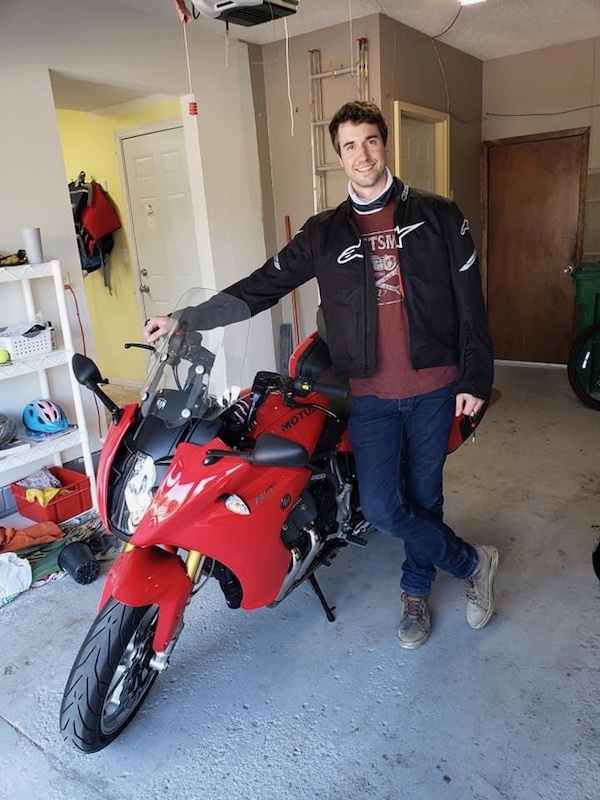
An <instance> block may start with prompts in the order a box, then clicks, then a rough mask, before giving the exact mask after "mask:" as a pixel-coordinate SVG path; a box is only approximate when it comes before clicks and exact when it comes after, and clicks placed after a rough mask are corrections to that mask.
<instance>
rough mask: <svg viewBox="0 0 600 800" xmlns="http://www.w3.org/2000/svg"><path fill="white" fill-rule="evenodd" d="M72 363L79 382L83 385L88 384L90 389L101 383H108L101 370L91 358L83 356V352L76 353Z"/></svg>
mask: <svg viewBox="0 0 600 800" xmlns="http://www.w3.org/2000/svg"><path fill="white" fill-rule="evenodd" d="M71 365H72V367H73V373H74V375H75V377H76V378H77V381H78V383H80V384H81V385H82V386H87V388H88V389H93V388H94V387H96V386H97V385H98V384H99V383H106V381H105V380H104V379H103V377H102V375H101V374H100V370H99V369H98V367H97V366H96V365H95V364H94V362H93V361H92V359H91V358H88V357H87V356H82V355H81V353H75V355H74V356H73V358H72V359H71ZM90 384H91V385H90Z"/></svg>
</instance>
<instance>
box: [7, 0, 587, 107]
mask: <svg viewBox="0 0 600 800" xmlns="http://www.w3.org/2000/svg"><path fill="white" fill-rule="evenodd" d="M1 1H2V0H0V2H1ZM85 1H86V2H89V0H85ZM186 2H187V4H188V7H191V5H190V4H191V0H186ZM110 3H111V4H112V5H113V6H114V5H121V6H125V7H127V8H128V9H129V10H131V9H134V10H137V11H139V12H140V13H147V14H152V15H155V16H159V17H161V18H162V19H164V24H165V25H173V26H175V25H179V24H180V23H179V20H178V17H177V14H176V12H175V9H174V6H173V0H110ZM350 13H351V14H352V18H353V19H356V18H358V17H363V16H368V15H371V14H376V13H384V14H386V15H387V16H389V17H393V18H395V19H397V20H399V21H400V22H402V23H404V24H405V25H408V26H409V27H411V28H415V29H416V30H419V31H421V32H422V33H425V34H426V35H428V36H432V37H436V36H438V35H439V34H440V33H442V31H444V30H446V29H448V27H449V26H450V25H451V23H452V21H453V20H455V21H454V24H452V25H451V27H450V28H449V29H448V30H447V33H446V34H445V35H444V36H442V37H441V41H443V42H445V43H446V44H449V45H452V46H453V47H456V48H458V49H459V50H462V51H463V52H465V53H470V54H471V55H473V56H475V57H477V58H480V59H482V60H483V61H486V60H488V59H491V58H498V57H500V56H507V55H513V54H515V53H522V52H526V51H528V50H537V49H539V48H541V47H548V46H550V45H557V44H564V43H566V42H573V41H579V40H582V39H590V38H595V37H600V0H487V2H484V3H481V4H478V5H473V6H465V7H464V8H461V6H460V4H459V0H298V11H297V13H295V14H293V15H291V16H289V17H287V18H286V21H287V28H288V32H289V36H297V35H299V34H301V33H309V32H310V31H313V30H319V29H320V28H324V27H327V26H329V25H337V24H340V23H348V24H349V23H350V18H351V17H350ZM457 14H458V16H457ZM56 24H58V25H59V24H60V19H59V18H58V13H57V20H56ZM191 24H193V25H198V26H202V27H203V28H204V29H205V30H206V31H212V32H214V33H215V34H217V35H220V36H221V35H223V31H224V25H223V23H222V22H219V21H218V20H212V19H207V18H205V17H202V18H200V19H198V20H194V22H193V23H191ZM49 35H51V33H49ZM230 35H231V36H233V37H235V38H238V39H243V40H244V41H248V42H254V43H256V44H268V43H269V42H273V41H277V40H280V39H283V38H284V37H285V26H284V22H283V20H276V21H275V22H268V23H265V24H262V25H256V26H254V27H251V28H247V27H243V26H240V25H231V26H230ZM52 86H53V91H54V96H55V101H56V104H57V106H59V107H61V108H70V109H76V110H81V111H93V110H99V109H102V108H106V107H107V106H110V105H113V104H116V103H121V102H126V101H131V100H137V99H138V98H140V96H141V95H140V92H137V91H132V90H130V89H126V88H124V87H114V86H106V85H104V84H99V83H98V84H96V83H89V82H87V81H86V82H82V81H77V80H73V79H72V78H70V77H67V76H62V75H59V74H56V73H54V74H53V77H52Z"/></svg>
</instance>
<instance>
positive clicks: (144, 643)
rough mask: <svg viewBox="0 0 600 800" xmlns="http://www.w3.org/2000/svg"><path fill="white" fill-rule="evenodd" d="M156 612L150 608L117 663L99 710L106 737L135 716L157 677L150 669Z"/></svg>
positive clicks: (153, 670) (154, 608)
mask: <svg viewBox="0 0 600 800" xmlns="http://www.w3.org/2000/svg"><path fill="white" fill-rule="evenodd" d="M157 617H158V611H157V609H156V607H155V606H153V607H152V608H149V609H148V611H147V612H146V613H145V614H144V616H143V617H142V619H141V620H140V623H139V624H138V626H137V627H136V629H135V631H134V632H133V636H132V637H131V639H130V640H129V643H128V644H127V647H126V648H125V652H124V653H123V656H122V658H121V660H120V661H119V663H118V665H117V668H116V670H115V673H114V675H113V678H112V680H111V682H110V686H109V687H108V691H107V693H106V700H105V702H104V706H103V708H102V722H101V725H102V731H103V733H104V734H106V735H110V734H112V733H114V731H116V730H117V729H118V728H121V727H123V726H124V725H125V724H126V722H127V721H128V720H129V719H130V718H131V716H132V715H133V714H134V713H135V710H136V708H137V707H138V705H139V704H140V703H141V701H142V700H143V699H144V697H145V695H146V693H147V692H148V690H149V689H150V687H151V686H152V683H153V682H154V680H155V678H156V677H157V675H158V673H157V671H156V670H155V669H152V667H151V666H150V659H151V658H152V656H153V655H154V650H153V649H152V639H153V637H154V630H155V628H156V620H157Z"/></svg>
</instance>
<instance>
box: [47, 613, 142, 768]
mask: <svg viewBox="0 0 600 800" xmlns="http://www.w3.org/2000/svg"><path fill="white" fill-rule="evenodd" d="M157 618H158V608H157V607H156V606H143V607H140V608H133V607H132V606H125V605H123V604H122V603H119V602H117V601H116V600H114V599H111V600H109V601H108V603H107V604H106V605H105V606H104V608H103V609H102V611H101V612H100V613H99V614H98V616H97V617H96V620H95V621H94V623H93V625H92V627H91V628H90V630H89V633H88V635H87V636H86V638H85V640H84V642H83V644H82V645H81V649H80V650H79V653H78V654H77V658H76V659H75V663H74V664H73V668H72V669H71V674H70V675H69V679H68V681H67V685H66V687H65V691H64V695H63V700H62V703H61V707H60V729H61V732H62V735H63V737H64V739H66V740H67V741H68V742H70V743H71V744H73V745H75V747H77V748H78V749H79V750H82V751H83V752H84V753H95V752H97V751H98V750H102V748H103V747H106V746H107V745H108V744H110V743H111V742H112V741H113V740H114V739H116V738H117V736H118V735H119V734H120V733H121V731H122V730H123V729H124V728H125V727H126V726H127V725H128V724H129V723H130V722H131V720H132V719H133V718H134V716H135V715H136V713H137V712H138V711H139V709H140V707H141V705H142V702H143V701H144V699H145V697H146V695H147V694H148V692H149V691H150V688H151V687H152V684H153V683H154V681H155V680H156V677H157V676H158V672H157V671H156V670H154V669H152V667H150V663H149V662H150V659H151V658H152V656H153V655H154V650H153V649H152V639H153V636H154V631H155V629H156V620H157Z"/></svg>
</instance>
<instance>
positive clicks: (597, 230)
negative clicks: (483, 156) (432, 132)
mask: <svg viewBox="0 0 600 800" xmlns="http://www.w3.org/2000/svg"><path fill="white" fill-rule="evenodd" d="M483 98H484V103H483V106H484V122H483V137H484V139H485V140H493V139H505V138H508V137H511V136H524V135H527V134H532V133H543V132H546V131H557V130H568V129H570V128H580V127H589V128H590V155H589V176H588V186H587V202H586V230H585V237H584V253H585V255H584V260H594V261H597V260H600V185H599V178H598V175H599V174H600V39H598V38H596V39H586V40H584V41H580V42H572V43H571V44H565V45H560V46H557V47H548V48H544V49H543V50H534V51H532V52H530V53H522V54H519V55H516V56H509V57H506V58H496V59H493V60H492V61H486V62H485V64H484V68H483ZM593 105H596V106H597V107H596V108H592V107H591V106H593ZM569 109H580V110H578V111H569ZM560 112H568V113H560Z"/></svg>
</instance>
